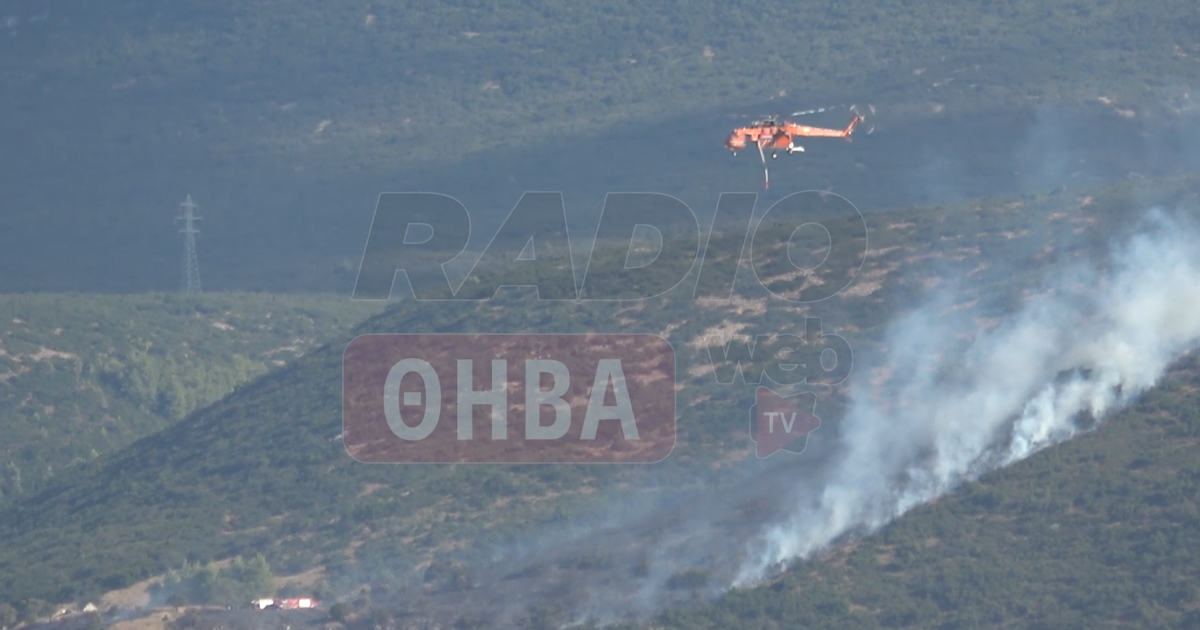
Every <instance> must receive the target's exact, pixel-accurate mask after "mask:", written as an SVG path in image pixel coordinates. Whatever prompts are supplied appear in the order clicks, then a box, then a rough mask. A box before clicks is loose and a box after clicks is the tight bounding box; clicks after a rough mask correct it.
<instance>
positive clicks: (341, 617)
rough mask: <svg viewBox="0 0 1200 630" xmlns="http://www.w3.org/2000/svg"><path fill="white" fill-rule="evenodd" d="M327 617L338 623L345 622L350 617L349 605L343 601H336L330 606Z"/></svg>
mask: <svg viewBox="0 0 1200 630" xmlns="http://www.w3.org/2000/svg"><path fill="white" fill-rule="evenodd" d="M329 618H330V619H332V620H334V621H336V622H338V623H345V622H346V620H347V619H349V618H350V606H349V605H348V604H345V603H344V602H338V603H336V604H334V605H332V606H330V607H329Z"/></svg>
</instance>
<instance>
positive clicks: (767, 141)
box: [725, 117, 858, 152]
mask: <svg viewBox="0 0 1200 630" xmlns="http://www.w3.org/2000/svg"><path fill="white" fill-rule="evenodd" d="M856 124H858V118H857V117H855V119H854V120H852V121H851V122H850V124H849V125H848V126H847V127H846V128H845V129H825V128H823V127H806V126H804V125H797V124H795V123H791V122H787V121H784V122H782V123H764V124H758V125H753V126H750V127H738V128H737V129H734V130H733V132H732V133H730V134H729V137H728V138H726V139H725V147H726V148H728V149H729V150H730V151H734V152H736V151H741V150H742V149H745V148H746V147H748V146H753V145H757V146H759V147H762V149H763V150H773V149H786V148H788V147H790V146H792V143H793V141H794V139H795V138H797V137H804V138H849V137H850V134H851V133H853V131H854V126H855V125H856Z"/></svg>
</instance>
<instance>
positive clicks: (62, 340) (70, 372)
mask: <svg viewBox="0 0 1200 630" xmlns="http://www.w3.org/2000/svg"><path fill="white" fill-rule="evenodd" d="M376 310H378V306H375V305H371V304H369V303H363V302H352V301H351V300H350V299H349V298H346V297H342V296H329V295H310V296H294V297H293V296H282V295H248V294H211V295H208V294H201V295H194V296H187V295H139V296H99V295H46V294H24V295H5V296H0V322H2V323H0V416H2V417H3V418H4V435H5V439H4V441H3V443H2V444H0V503H4V502H6V501H9V500H12V499H14V498H16V497H19V496H22V495H29V494H33V493H36V492H37V490H38V489H40V488H41V487H43V486H44V484H45V483H46V481H47V480H48V479H50V478H51V477H53V476H54V475H55V474H56V473H58V472H61V471H63V470H65V469H67V468H68V467H70V466H73V465H76V464H80V463H82V462H85V461H89V460H92V459H94V458H97V457H99V456H100V455H103V454H105V453H108V452H110V451H113V450H116V449H119V448H121V447H124V446H127V445H129V444H131V443H133V442H134V441H135V440H137V439H139V438H142V437H145V436H147V435H150V434H152V433H154V432H156V431H159V430H161V429H163V428H165V427H167V426H168V425H170V424H171V423H174V422H176V421H178V420H181V419H183V417H184V416H186V415H187V414H188V413H189V412H191V411H193V410H195V409H197V408H199V407H202V406H204V405H207V404H209V403H213V402H216V401H217V400H219V399H221V398H223V397H225V396H226V395H228V394H229V393H231V392H233V391H234V390H235V389H236V388H237V387H239V386H241V385H245V384H246V383H249V382H250V381H252V380H254V379H256V378H258V377H260V376H262V375H263V374H266V373H267V372H269V371H271V370H277V369H280V368H282V367H284V366H287V365H288V364H290V363H292V362H293V361H295V360H296V359H298V358H299V357H301V356H303V355H304V354H305V353H306V352H308V351H310V350H312V349H314V348H316V347H318V346H320V345H321V344H323V343H324V342H325V341H326V340H327V339H329V338H331V337H333V336H336V335H338V334H342V333H344V332H345V331H346V330H349V329H350V328H351V327H353V326H354V325H356V324H358V323H359V322H360V321H361V320H363V319H366V317H367V316H368V315H370V314H372V313H373V312H375V311H376Z"/></svg>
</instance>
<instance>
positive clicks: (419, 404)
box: [342, 334, 675, 463]
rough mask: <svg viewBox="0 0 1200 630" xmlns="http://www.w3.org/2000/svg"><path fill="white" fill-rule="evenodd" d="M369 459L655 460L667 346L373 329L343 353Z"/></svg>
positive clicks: (668, 417) (665, 402) (346, 420)
mask: <svg viewBox="0 0 1200 630" xmlns="http://www.w3.org/2000/svg"><path fill="white" fill-rule="evenodd" d="M342 387H343V391H342V406H343V408H342V413H343V417H342V421H343V432H344V444H345V447H346V450H347V451H348V452H349V453H350V455H351V456H352V457H354V458H355V459H357V460H358V461H361V462H369V463H451V462H456V463H597V462H599V463H653V462H658V461H662V460H663V459H665V458H666V457H667V456H668V455H669V454H670V453H671V451H672V450H673V449H674V448H675V351H674V349H673V348H672V347H671V345H670V343H668V342H667V341H666V340H665V339H663V338H662V337H658V336H656V335H647V334H577V335H571V334H545V335H541V334H373V335H362V336H360V337H357V338H355V339H354V340H353V341H351V342H350V344H349V345H348V346H347V348H346V352H345V354H344V355H343V359H342Z"/></svg>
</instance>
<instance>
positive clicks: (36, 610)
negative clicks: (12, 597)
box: [21, 599, 50, 623]
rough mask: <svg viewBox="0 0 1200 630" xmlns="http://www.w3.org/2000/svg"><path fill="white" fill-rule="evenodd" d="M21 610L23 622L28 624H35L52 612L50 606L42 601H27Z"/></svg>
mask: <svg viewBox="0 0 1200 630" xmlns="http://www.w3.org/2000/svg"><path fill="white" fill-rule="evenodd" d="M21 608H22V610H21V620H22V621H24V622H26V623H33V622H35V621H37V620H38V619H39V618H41V617H44V616H46V615H47V614H49V612H50V604H47V603H46V602H44V601H42V600H40V599H27V600H25V604H24V605H23V606H22V607H21Z"/></svg>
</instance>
